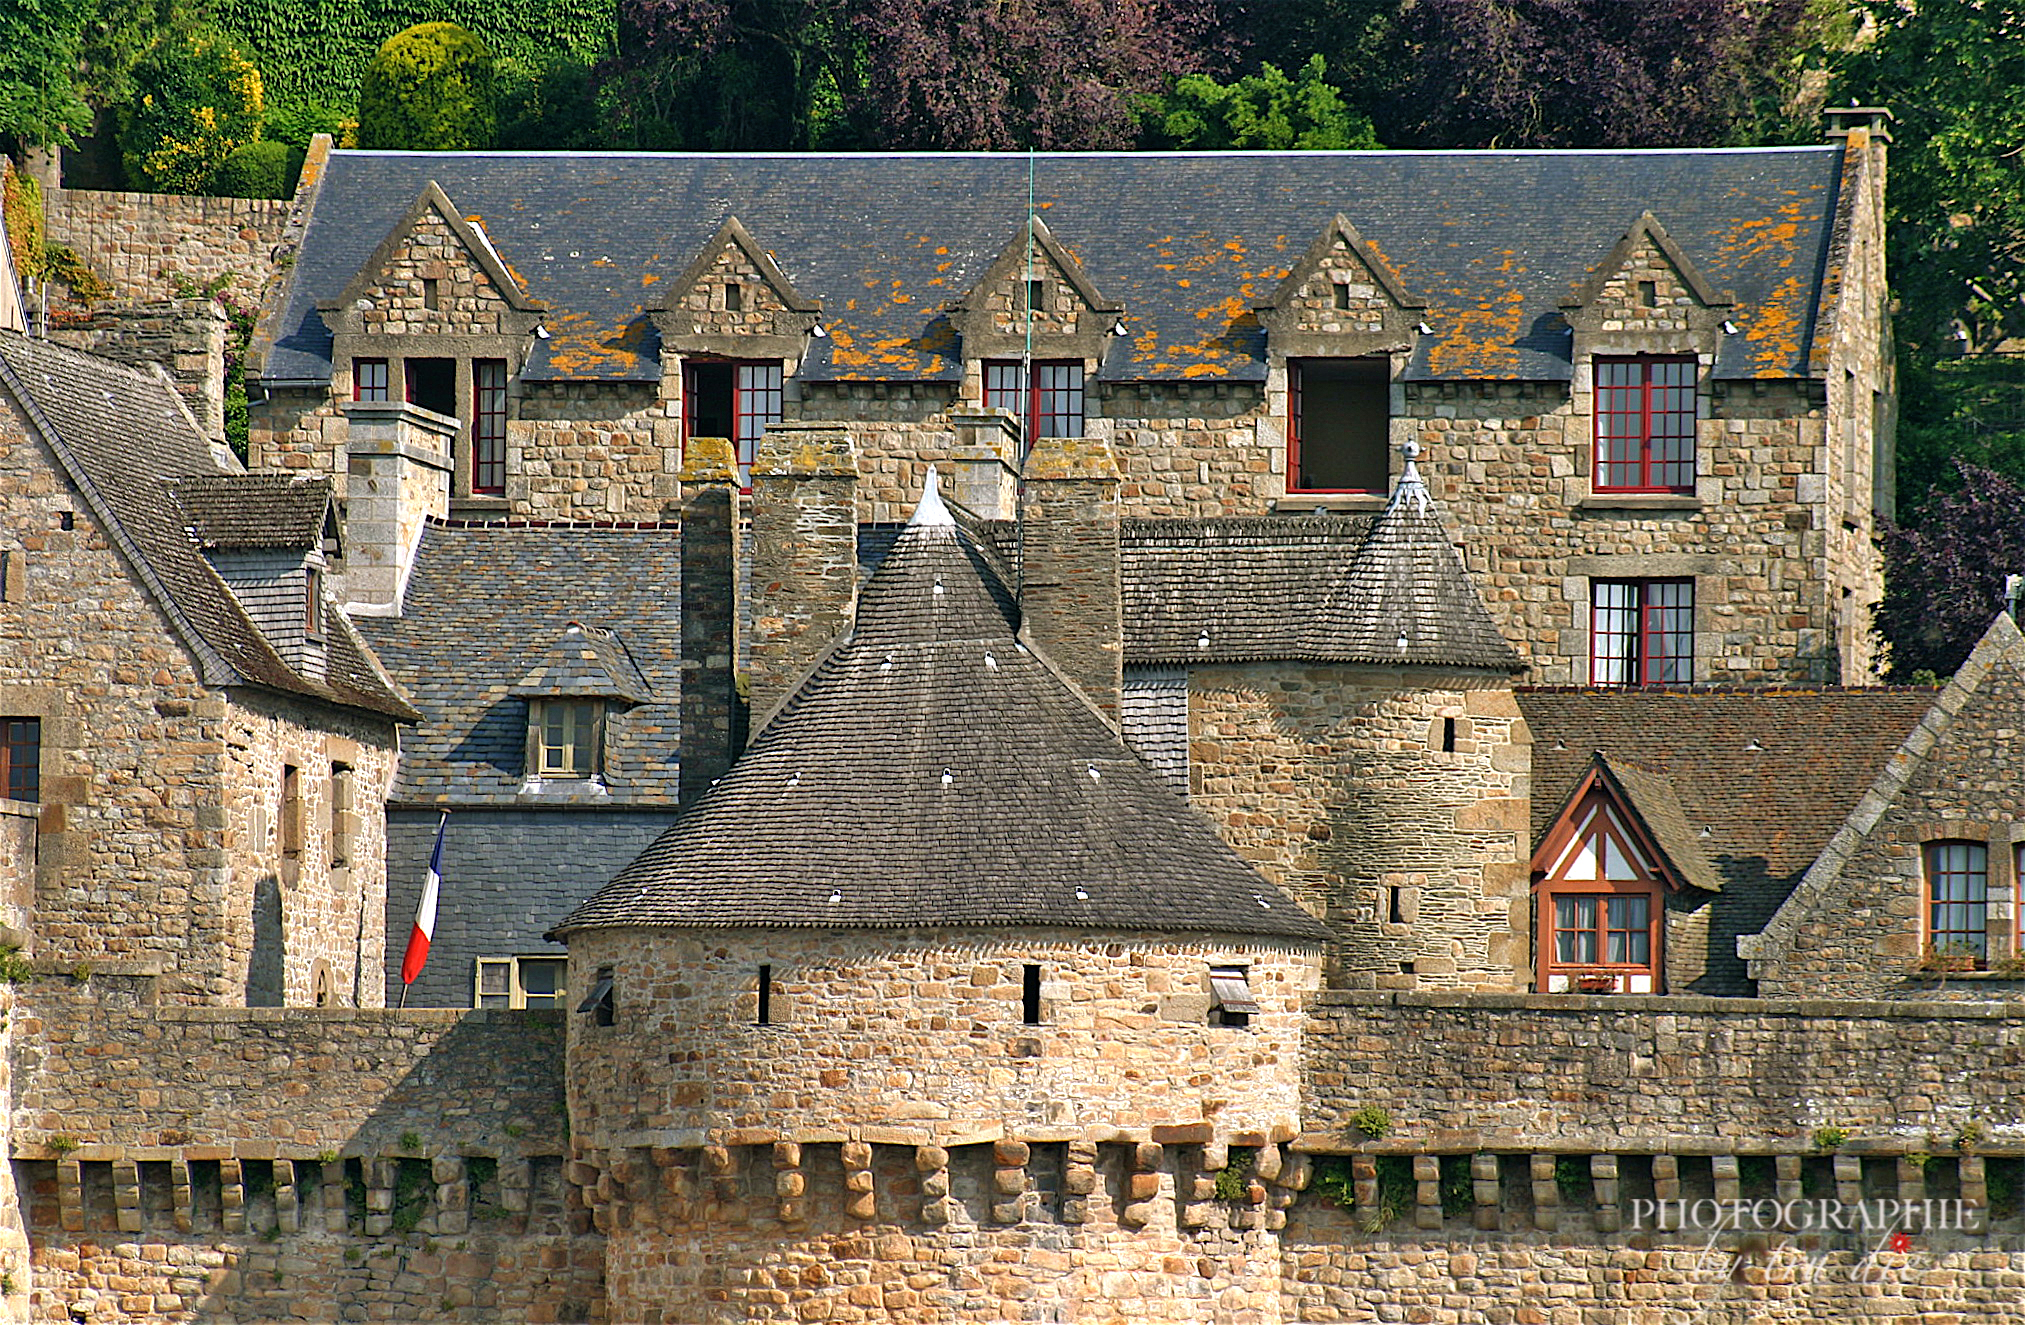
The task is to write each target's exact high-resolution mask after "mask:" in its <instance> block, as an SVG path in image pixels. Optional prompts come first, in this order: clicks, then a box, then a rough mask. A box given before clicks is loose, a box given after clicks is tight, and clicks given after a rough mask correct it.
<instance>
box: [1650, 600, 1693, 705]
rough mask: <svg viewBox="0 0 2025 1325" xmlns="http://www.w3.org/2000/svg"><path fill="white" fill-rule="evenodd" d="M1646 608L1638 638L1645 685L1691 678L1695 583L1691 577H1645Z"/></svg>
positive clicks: (1671, 682) (1682, 682)
mask: <svg viewBox="0 0 2025 1325" xmlns="http://www.w3.org/2000/svg"><path fill="white" fill-rule="evenodd" d="M1641 587H1642V589H1643V591H1644V598H1645V605H1644V606H1645V610H1644V620H1643V626H1644V629H1643V632H1642V638H1641V645H1642V652H1643V654H1644V659H1643V662H1644V666H1643V668H1642V673H1643V674H1642V675H1641V676H1640V678H1639V679H1640V680H1641V681H1643V682H1644V683H1645V684H1647V685H1672V684H1684V683H1686V682H1688V681H1691V680H1693V679H1694V675H1693V674H1694V655H1695V586H1694V581H1692V580H1648V581H1646V583H1645V584H1644V585H1643V586H1641Z"/></svg>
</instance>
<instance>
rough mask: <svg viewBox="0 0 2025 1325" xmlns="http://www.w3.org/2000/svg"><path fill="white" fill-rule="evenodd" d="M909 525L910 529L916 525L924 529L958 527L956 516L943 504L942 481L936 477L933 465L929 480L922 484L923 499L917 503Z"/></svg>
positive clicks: (930, 467)
mask: <svg viewBox="0 0 2025 1325" xmlns="http://www.w3.org/2000/svg"><path fill="white" fill-rule="evenodd" d="M907 525H908V527H909V528H910V529H911V528H913V527H914V526H916V525H919V526H920V527H922V528H923V529H937V528H947V529H954V528H955V527H956V517H955V516H953V515H951V514H950V513H949V508H948V507H947V506H945V505H943V504H942V481H941V480H940V479H939V478H937V477H936V475H935V467H934V466H933V465H931V466H929V468H928V482H927V483H925V484H923V485H922V488H921V500H920V501H919V502H917V503H916V504H915V507H914V515H913V517H912V518H910V519H909V520H908V521H907Z"/></svg>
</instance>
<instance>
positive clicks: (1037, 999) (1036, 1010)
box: [1020, 965, 1041, 1026]
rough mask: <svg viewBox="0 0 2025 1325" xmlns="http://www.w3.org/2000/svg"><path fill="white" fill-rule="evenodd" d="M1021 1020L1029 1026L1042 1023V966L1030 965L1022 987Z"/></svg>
mask: <svg viewBox="0 0 2025 1325" xmlns="http://www.w3.org/2000/svg"><path fill="white" fill-rule="evenodd" d="M1020 1015H1021V1020H1023V1021H1025V1022H1026V1024H1027V1025H1029V1026H1038V1025H1040V1024H1041V968H1040V967H1039V966H1035V965H1029V966H1028V967H1027V968H1026V976H1025V979H1024V981H1023V983H1022V985H1021V988H1020Z"/></svg>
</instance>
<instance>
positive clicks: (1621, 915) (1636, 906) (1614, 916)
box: [1605, 897, 1652, 966]
mask: <svg viewBox="0 0 2025 1325" xmlns="http://www.w3.org/2000/svg"><path fill="white" fill-rule="evenodd" d="M1605 908H1606V914H1607V916H1608V925H1609V935H1608V937H1609V940H1610V943H1609V952H1610V960H1611V961H1612V962H1615V963H1617V964H1619V965H1634V964H1635V965H1640V966H1645V965H1650V964H1651V962H1652V929H1651V924H1652V899H1651V898H1649V897H1612V898H1610V899H1609V900H1608V901H1607V902H1606V904H1605Z"/></svg>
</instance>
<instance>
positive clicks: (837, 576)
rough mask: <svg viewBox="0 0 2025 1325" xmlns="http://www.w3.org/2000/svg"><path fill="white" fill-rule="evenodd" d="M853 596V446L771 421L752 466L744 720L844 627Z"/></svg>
mask: <svg viewBox="0 0 2025 1325" xmlns="http://www.w3.org/2000/svg"><path fill="white" fill-rule="evenodd" d="M857 595H858V452H857V448H856V447H855V446H853V445H852V443H851V436H850V434H849V433H848V432H846V431H845V430H844V429H842V428H840V427H838V426H837V425H835V424H832V423H776V424H771V425H769V426H768V428H767V430H766V432H765V433H764V434H763V435H762V436H761V437H760V441H759V454H758V455H757V456H756V457H754V460H753V465H752V597H753V604H752V646H751V649H750V651H749V653H750V658H749V663H748V674H749V675H750V677H751V681H752V689H751V693H752V717H753V721H754V723H755V724H756V723H759V722H762V721H764V720H765V718H766V715H767V714H769V713H771V712H772V711H773V708H774V706H775V705H777V704H779V703H780V702H781V700H783V699H785V698H787V693H788V689H789V687H791V686H793V685H794V683H795V682H796V680H798V679H799V678H800V677H801V674H802V673H803V672H805V671H807V670H808V668H809V667H810V665H811V664H813V663H814V662H815V660H816V659H817V658H818V657H819V656H821V654H822V652H823V650H824V649H826V648H828V647H829V646H830V641H831V640H833V639H835V638H836V637H837V636H838V635H839V634H840V633H841V632H842V631H843V630H844V629H845V628H847V627H848V626H849V625H850V622H851V614H852V612H853V610H854V609H855V606H856V603H857Z"/></svg>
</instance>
